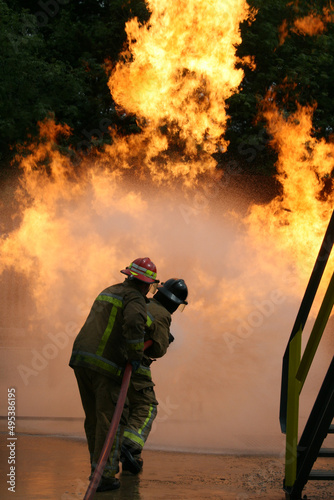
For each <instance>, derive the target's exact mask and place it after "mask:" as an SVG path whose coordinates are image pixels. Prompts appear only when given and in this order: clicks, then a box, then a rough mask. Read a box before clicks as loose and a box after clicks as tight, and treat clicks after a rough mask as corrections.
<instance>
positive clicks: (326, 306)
mask: <svg viewBox="0 0 334 500" xmlns="http://www.w3.org/2000/svg"><path fill="white" fill-rule="evenodd" d="M333 306H334V273H333V274H332V277H331V280H330V282H329V285H328V288H327V291H326V294H325V296H324V299H323V301H322V304H321V307H320V309H319V313H318V316H317V319H316V320H315V323H314V326H313V329H312V332H311V334H310V338H309V340H308V342H307V345H306V347H305V351H304V354H303V357H302V360H301V362H300V366H299V368H298V371H297V374H296V378H297V380H299V381H300V383H301V386H300V390H302V388H303V385H304V382H305V380H306V377H307V374H308V372H309V369H310V367H311V364H312V361H313V358H314V356H315V353H316V351H317V349H318V345H319V343H320V340H321V337H322V334H323V333H324V330H325V328H326V325H327V322H328V319H329V316H330V314H331V312H332V309H333Z"/></svg>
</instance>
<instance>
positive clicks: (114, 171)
mask: <svg viewBox="0 0 334 500" xmlns="http://www.w3.org/2000/svg"><path fill="white" fill-rule="evenodd" d="M148 5H149V7H150V9H151V11H152V15H151V18H150V21H149V25H147V26H139V25H138V22H137V21H136V20H132V21H131V22H130V23H128V25H127V32H128V36H129V49H128V50H129V59H128V60H125V61H123V62H120V63H119V64H118V65H117V66H116V67H115V69H114V71H113V73H112V75H111V77H110V81H109V86H110V88H111V91H112V94H113V97H114V99H115V101H116V102H117V104H118V105H119V106H120V107H122V108H124V109H125V110H126V112H127V113H133V114H135V115H136V116H137V118H138V120H139V123H140V126H141V128H142V132H141V133H140V134H135V135H133V136H128V137H119V136H117V134H115V135H114V136H113V143H112V145H111V146H109V147H106V148H105V150H104V151H103V152H99V153H97V152H96V153H94V154H92V155H87V156H83V157H82V159H81V162H80V165H76V167H74V166H73V164H72V163H71V162H70V159H69V157H67V156H65V155H64V154H62V153H60V152H59V150H58V149H57V148H56V147H55V144H54V141H55V140H56V139H57V135H58V134H68V133H69V129H68V127H60V126H57V125H55V124H54V123H53V122H52V121H46V122H43V123H42V124H40V127H41V138H40V140H39V141H38V142H37V143H34V144H31V145H30V151H31V155H30V156H28V157H25V158H22V159H21V167H22V175H21V177H20V186H19V187H18V188H17V190H16V194H15V196H16V198H15V199H16V201H17V204H18V208H17V210H16V211H15V213H14V214H13V217H14V220H13V222H12V226H13V228H11V229H8V230H7V232H6V233H5V234H4V235H3V236H2V237H1V240H0V251H1V257H2V258H1V264H0V273H3V271H4V270H5V269H11V270H13V269H14V270H15V272H16V274H17V275H18V276H21V275H24V276H25V277H28V280H29V284H30V288H29V293H30V294H31V295H32V297H33V299H34V305H35V307H34V308H31V309H26V310H24V321H25V328H26V329H25V336H24V338H23V339H20V345H23V344H25V345H26V346H27V348H26V351H25V352H23V354H22V353H20V352H16V354H15V356H16V358H15V360H14V359H13V357H11V358H10V366H9V364H7V365H8V366H7V365H6V367H7V368H8V369H11V370H12V371H11V376H12V379H11V382H10V383H11V384H16V385H17V386H19V387H20V388H22V389H23V390H22V391H21V399H20V411H22V413H26V414H32V415H34V414H35V415H36V414H48V413H47V412H48V408H46V406H45V405H43V406H42V407H41V406H40V403H39V402H40V401H41V400H42V398H41V394H40V393H41V391H49V387H52V388H53V390H52V391H49V397H53V405H51V408H52V411H53V412H55V413H56V414H64V412H66V413H67V414H68V413H71V414H73V413H74V414H79V415H81V413H80V411H81V410H80V402H79V397H78V395H77V388H76V387H75V381H74V377H72V373H70V369H69V368H68V367H67V363H68V358H69V352H70V348H71V343H72V342H70V341H72V340H73V336H74V335H75V334H76V333H77V331H78V329H79V328H80V326H81V324H82V322H83V321H84V320H85V317H86V316H87V313H88V311H89V308H90V306H91V303H92V301H93V299H94V297H95V296H96V294H97V293H99V292H100V291H101V289H103V288H104V287H105V286H108V285H109V284H112V283H114V282H118V281H120V280H121V279H122V278H121V275H120V274H119V270H120V269H121V268H123V267H124V266H125V265H128V264H129V263H130V262H131V261H132V260H133V259H134V258H136V257H140V256H142V257H144V256H149V257H150V258H151V259H152V260H153V261H154V262H155V263H156V265H157V268H158V275H159V277H160V279H161V280H165V279H167V278H169V277H172V276H181V277H183V278H184V279H185V280H186V282H187V284H188V286H189V290H190V293H189V308H188V310H186V312H185V313H184V315H183V316H182V317H180V315H178V316H176V314H175V316H174V317H173V328H172V331H173V333H175V337H176V341H175V343H174V344H173V346H172V348H171V350H172V349H173V351H172V352H171V353H170V354H168V356H166V360H165V359H163V360H161V361H159V363H156V365H158V366H157V367H155V366H154V373H155V380H156V381H157V386H158V394H161V399H162V401H161V402H162V403H164V402H165V403H166V400H169V401H170V402H171V405H170V406H168V405H167V410H168V411H166V415H167V417H168V419H169V418H170V417H171V422H172V423H173V422H176V423H178V422H181V423H182V422H185V425H184V427H183V428H182V427H181V430H180V432H179V434H178V435H177V436H176V437H175V433H177V425H176V424H174V425H173V426H172V428H171V433H169V432H168V433H165V435H167V436H168V440H169V443H167V444H171V445H174V446H177V447H181V446H186V445H188V446H189V445H194V446H197V447H206V448H216V449H217V448H218V449H222V448H223V449H226V448H230V449H231V448H238V449H240V448H243V449H245V448H246V449H247V448H248V444H249V441H247V437H246V436H245V435H242V433H241V432H240V429H243V428H244V425H245V421H244V417H245V411H247V417H248V421H247V425H248V428H247V431H245V434H246V433H247V432H248V433H251V434H252V435H253V436H257V438H258V440H259V441H258V442H257V443H256V442H255V441H256V439H254V441H253V442H252V446H253V449H254V447H255V449H256V447H257V446H259V447H260V448H261V447H262V449H263V448H266V441H267V439H268V436H267V435H266V433H265V432H264V431H265V430H266V431H268V433H269V435H270V436H271V434H270V432H272V426H273V422H274V421H276V418H277V414H278V410H277V405H278V398H277V393H278V391H279V383H280V367H281V354H283V352H284V348H285V344H286V340H287V336H288V333H289V332H288V330H289V328H290V325H291V322H292V320H291V315H289V311H292V315H294V314H295V310H296V307H297V306H296V304H295V302H294V301H297V302H298V301H299V299H300V293H301V291H302V287H301V286H299V285H298V286H296V284H298V276H297V279H295V278H294V276H292V275H291V266H290V263H291V262H293V263H295V264H298V265H299V266H300V270H301V271H300V272H301V273H302V274H303V276H304V273H305V272H306V273H309V272H310V270H311V267H312V264H313V262H314V258H315V255H316V254H317V251H318V248H319V245H320V240H321V237H322V236H323V233H324V230H325V226H326V222H327V219H328V218H329V215H330V207H331V205H332V203H333V195H332V194H330V193H327V192H326V189H324V183H325V179H326V176H329V175H330V172H331V168H332V163H331V162H332V156H331V155H332V146H331V145H328V144H326V143H325V142H324V141H318V140H316V139H315V138H314V137H313V136H312V130H311V110H309V109H306V110H303V109H300V110H299V111H298V113H297V114H296V116H294V117H293V118H291V119H289V120H285V119H284V118H283V117H282V116H281V114H280V113H279V111H278V110H277V109H276V108H275V107H273V108H272V109H269V108H268V109H267V110H266V111H265V116H266V118H267V119H268V127H269V131H270V133H271V134H272V135H273V137H274V144H275V145H276V147H277V148H278V151H279V163H278V171H279V181H280V182H281V183H282V185H283V186H284V187H283V192H282V197H281V198H277V199H275V200H273V202H272V203H270V204H269V205H267V206H255V207H253V209H252V213H251V215H250V217H249V219H248V222H249V229H247V230H246V228H247V225H246V224H244V220H243V219H242V216H241V215H240V213H239V215H233V216H231V215H230V214H229V212H230V209H231V206H232V205H233V208H235V210H236V211H237V209H238V204H239V201H238V200H235V199H234V197H233V194H231V193H229V192H228V190H226V189H225V190H224V186H225V185H226V186H228V185H229V184H228V183H225V184H219V183H215V178H214V176H210V184H205V182H206V178H205V177H204V176H203V175H202V174H204V173H205V172H210V173H214V167H215V161H214V160H213V159H212V157H211V156H210V153H211V152H212V151H213V150H215V148H216V147H219V146H221V147H226V144H225V141H224V139H223V134H224V131H225V126H226V105H225V101H226V99H227V98H228V97H230V96H231V94H232V93H233V92H235V91H236V89H237V87H238V85H239V83H240V81H241V79H242V76H243V75H242V72H241V71H240V70H237V69H236V68H235V65H236V63H237V58H236V56H235V45H236V44H237V43H239V42H240V34H239V24H240V22H241V21H243V20H245V19H247V18H248V17H249V15H250V14H249V9H248V6H247V4H246V2H245V1H242V0H233V1H232V0H220V1H203V2H194V1H191V2H189V1H188V2H185V1H184V0H180V1H178V2H172V1H160V2H158V1H153V0H151V1H150V2H149V3H148ZM175 136H179V137H180V143H181V145H182V146H184V147H183V148H182V150H181V152H180V151H179V150H177V148H174V149H173V148H171V147H170V146H171V143H172V142H173V140H175ZM169 148H170V149H169ZM148 173H149V175H148ZM199 178H200V180H201V181H202V183H201V182H199V181H198V179H199ZM175 179H181V181H182V182H181V183H180V184H183V183H185V184H186V185H187V186H188V188H189V189H188V191H187V193H188V194H187V197H186V196H185V193H184V190H183V189H179V185H178V183H177V182H175ZM166 180H167V181H168V183H167V182H165V181H166ZM163 181H164V182H163ZM203 186H204V187H205V188H206V189H203ZM247 231H248V232H247ZM274 249H276V252H275V251H274ZM22 282H23V281H22ZM19 299H20V293H19V291H18V292H17V294H14V295H13V298H12V300H13V301H14V302H15V301H16V302H15V305H16V306H17V308H18V307H19ZM282 305H283V306H284V314H282V309H281V307H282ZM18 310H19V309H18ZM5 313H6V314H7V311H5ZM14 320H15V316H14V317H12V318H11V321H12V322H14V323H15V321H14ZM278 324H279V328H278ZM174 325H175V326H174ZM9 326H12V323H10V324H9ZM69 332H71V333H69ZM50 335H51V336H50ZM69 337H70V338H69ZM54 339H58V344H55V342H56V340H54ZM59 339H60V340H61V341H60V340H59ZM66 340H67V344H66ZM50 342H51V343H52V342H53V343H54V345H53V350H52V349H51V350H50V347H48V346H50V345H51V344H50ZM61 345H63V346H66V348H65V347H61ZM51 347H52V345H51ZM31 349H33V350H34V354H31V352H32V351H31ZM57 349H58V351H57ZM61 349H64V350H63V351H61ZM60 351H61V353H60ZM36 352H37V353H38V354H39V355H40V356H42V360H43V359H44V361H45V360H46V366H47V368H45V371H44V372H43V373H42V368H40V367H41V364H42V361H41V358H38V359H39V365H38V364H37V363H35V365H34V364H33V362H32V361H31V358H32V357H33V356H35V357H36ZM50 353H51V354H50ZM54 353H58V354H57V355H55V356H54V357H52V356H53V354H54ZM20 356H22V357H21V358H20ZM43 356H44V358H43ZM33 359H34V358H33ZM23 365H24V366H26V367H28V369H29V370H30V372H29V371H28V372H27V371H26V372H24V373H25V375H22V371H21V372H18V370H17V367H20V366H23ZM44 365H45V363H44ZM241 367H242V370H241ZM32 372H33V373H32ZM166 373H168V374H169V376H168V378H166ZM46 374H48V377H46V376H45V375H46ZM71 377H72V378H71ZM194 388H195V389H194ZM218 394H220V395H221V397H220V398H219V397H217V395H218ZM268 395H269V397H270V396H271V395H272V400H271V401H270V404H268V405H267V406H268V408H266V409H263V411H261V414H259V412H258V408H259V407H261V408H262V407H263V398H264V397H265V398H266V401H268ZM25 398H26V399H25ZM159 399H160V397H159ZM63 401H65V403H63ZM212 401H215V409H216V412H212ZM60 402H61V404H60ZM165 407H166V404H165ZM65 408H66V409H65ZM160 408H162V409H160V412H162V413H160V415H161V416H162V418H163V417H164V413H163V411H164V410H163V408H164V406H163V405H161V407H160ZM173 412H174V413H173ZM266 412H267V413H266ZM167 417H166V418H167ZM174 417H175V421H174V420H173V418H174ZM222 423H223V426H224V429H225V430H226V433H225V434H224V435H221V434H220V433H219V436H220V435H221V438H219V437H218V436H217V433H216V432H212V433H211V434H210V432H211V429H212V428H214V429H215V428H217V426H218V428H219V429H220V428H221V426H222ZM163 429H164V428H162V432H160V434H159V432H157V442H158V443H159V442H160V443H161V442H164V440H166V439H167V438H166V437H165V435H164V432H163ZM190 431H193V432H192V434H190ZM200 431H203V433H201V432H200ZM187 433H188V434H189V439H188V434H187ZM171 436H174V440H173V438H171ZM194 436H196V441H194ZM219 439H221V440H219ZM159 440H160V441H159ZM277 442H278V441H277V439H276V441H275V443H274V444H273V443H272V442H271V441H270V443H269V447H272V446H275V447H276V450H277Z"/></svg>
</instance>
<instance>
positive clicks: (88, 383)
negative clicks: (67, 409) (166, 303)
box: [69, 257, 159, 491]
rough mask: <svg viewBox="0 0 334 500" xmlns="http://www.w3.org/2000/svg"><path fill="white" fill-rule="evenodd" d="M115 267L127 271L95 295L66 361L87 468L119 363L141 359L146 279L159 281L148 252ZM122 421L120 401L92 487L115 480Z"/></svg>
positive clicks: (112, 398) (118, 378)
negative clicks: (81, 420)
mask: <svg viewBox="0 0 334 500" xmlns="http://www.w3.org/2000/svg"><path fill="white" fill-rule="evenodd" d="M121 273H123V274H125V275H126V276H127V277H126V279H125V280H124V282H123V283H118V284H116V285H112V286H109V287H108V288H106V289H105V290H103V291H102V292H101V293H100V294H99V295H98V296H97V298H96V299H95V301H94V303H93V306H92V308H91V311H90V313H89V315H88V317H87V319H86V321H85V323H84V325H83V327H82V328H81V330H80V332H79V333H78V335H77V337H76V339H75V341H74V344H73V350H72V356H71V359H70V363H69V364H70V366H71V367H72V368H73V369H74V373H75V376H76V379H77V383H78V387H79V392H80V396H81V401H82V405H83V409H84V412H85V424H84V427H85V433H86V438H87V444H88V449H89V453H90V462H91V473H93V472H94V470H95V467H96V466H97V462H98V459H99V456H100V454H101V450H102V448H103V445H104V442H105V439H106V436H107V434H108V430H109V427H110V422H111V420H112V416H113V413H114V410H115V406H116V403H117V399H118V396H119V392H120V387H121V382H122V377H123V372H124V369H125V366H126V364H127V362H130V363H131V364H132V367H133V371H135V370H136V369H138V367H139V365H140V361H141V360H142V357H143V352H144V351H143V349H144V333H145V326H146V321H147V312H146V301H147V299H146V294H147V292H148V290H149V287H150V285H151V284H152V283H159V280H157V270H156V267H155V265H154V263H153V262H152V261H151V260H150V259H149V258H148V257H145V258H139V259H136V260H134V261H133V262H132V263H131V264H130V265H129V266H128V267H127V268H126V269H123V270H122V271H121ZM126 406H127V405H126ZM126 422H127V409H126V407H125V410H124V412H123V415H122V419H121V425H120V426H119V428H118V431H117V435H116V437H115V440H114V443H113V446H112V449H111V452H110V456H109V459H108V461H107V463H106V467H105V469H104V472H103V475H102V478H101V481H100V483H99V486H98V488H97V491H107V490H113V489H117V488H119V486H120V482H119V480H118V479H117V478H116V477H115V475H116V474H117V472H118V470H119V466H118V464H119V457H120V442H121V437H122V436H121V434H122V429H123V426H124V425H125V424H126Z"/></svg>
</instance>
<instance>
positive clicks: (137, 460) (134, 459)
mask: <svg viewBox="0 0 334 500" xmlns="http://www.w3.org/2000/svg"><path fill="white" fill-rule="evenodd" d="M121 462H122V470H123V471H128V472H131V473H132V474H138V473H139V472H140V471H141V470H142V468H143V459H142V458H141V456H140V453H139V454H138V451H137V454H136V453H135V452H134V450H131V449H130V448H127V447H126V446H124V444H123V445H122V450H121Z"/></svg>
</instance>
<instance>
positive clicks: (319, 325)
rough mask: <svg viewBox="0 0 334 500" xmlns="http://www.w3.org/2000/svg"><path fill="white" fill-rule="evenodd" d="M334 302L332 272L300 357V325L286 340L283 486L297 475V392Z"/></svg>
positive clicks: (306, 372)
mask: <svg viewBox="0 0 334 500" xmlns="http://www.w3.org/2000/svg"><path fill="white" fill-rule="evenodd" d="M333 306H334V273H333V275H332V278H331V280H330V283H329V285H328V288H327V291H326V293H325V296H324V299H323V301H322V304H321V307H320V309H319V312H318V315H317V318H316V320H315V323H314V326H313V329H312V332H311V334H310V337H309V340H308V342H307V345H306V347H305V350H304V353H303V357H302V359H301V343H302V333H303V328H302V327H300V329H299V331H298V332H297V333H296V335H295V336H294V338H293V339H292V340H291V342H290V344H289V371H288V398H287V418H286V450H285V481H284V485H285V487H287V488H289V487H292V486H293V484H294V483H295V481H296V476H297V443H298V419H299V396H300V393H301V390H302V388H303V385H304V382H305V380H306V377H307V374H308V372H309V369H310V367H311V365H312V361H313V359H314V356H315V353H316V351H317V348H318V346H319V343H320V340H321V338H322V335H323V332H324V330H325V327H326V324H327V322H328V319H329V316H330V314H331V311H332V309H333Z"/></svg>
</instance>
